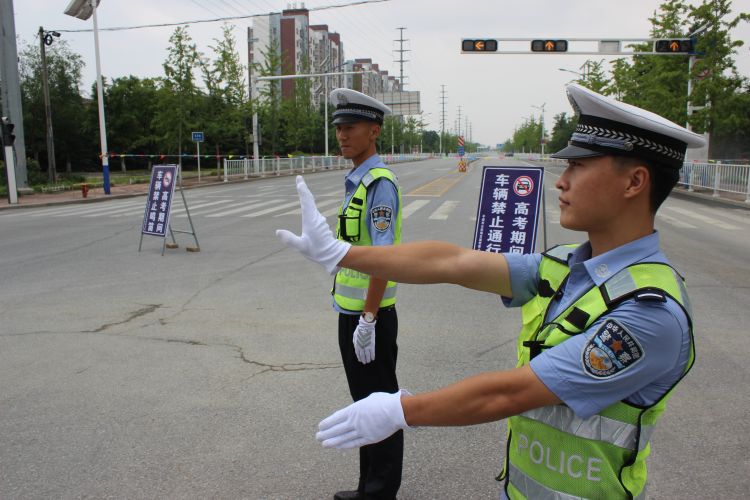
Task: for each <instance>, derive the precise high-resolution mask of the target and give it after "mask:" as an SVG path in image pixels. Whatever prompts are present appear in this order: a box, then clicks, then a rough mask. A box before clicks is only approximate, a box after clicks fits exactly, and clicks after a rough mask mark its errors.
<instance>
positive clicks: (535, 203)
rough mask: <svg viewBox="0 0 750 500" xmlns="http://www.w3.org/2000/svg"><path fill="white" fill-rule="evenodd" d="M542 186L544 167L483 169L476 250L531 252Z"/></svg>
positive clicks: (475, 230)
mask: <svg viewBox="0 0 750 500" xmlns="http://www.w3.org/2000/svg"><path fill="white" fill-rule="evenodd" d="M543 186H544V168H541V167H491V166H487V167H484V171H483V172H482V187H481V191H480V194H479V206H478V207H477V222H476V226H475V227H474V244H473V248H474V250H482V251H485V252H496V253H500V252H503V253H507V252H509V253H532V252H533V251H534V247H535V243H536V236H537V226H538V223H539V214H540V209H539V208H540V207H539V204H540V203H541V200H542V194H543V191H542V188H543Z"/></svg>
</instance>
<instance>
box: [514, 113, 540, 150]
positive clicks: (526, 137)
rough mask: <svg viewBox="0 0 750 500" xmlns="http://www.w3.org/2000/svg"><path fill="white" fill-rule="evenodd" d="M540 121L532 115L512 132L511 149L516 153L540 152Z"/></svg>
mask: <svg viewBox="0 0 750 500" xmlns="http://www.w3.org/2000/svg"><path fill="white" fill-rule="evenodd" d="M541 138H542V122H541V120H539V121H537V120H536V118H534V117H533V116H532V117H530V118H528V119H527V120H525V121H524V123H523V124H522V125H521V126H520V127H518V128H516V130H515V131H514V132H513V141H512V142H513V151H515V152H516V153H519V152H524V153H531V152H541V150H542V146H541V143H540V141H541Z"/></svg>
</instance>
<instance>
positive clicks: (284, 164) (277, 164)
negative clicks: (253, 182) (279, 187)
mask: <svg viewBox="0 0 750 500" xmlns="http://www.w3.org/2000/svg"><path fill="white" fill-rule="evenodd" d="M432 157H433V155H431V154H427V153H424V154H409V155H387V154H386V155H380V158H381V159H382V160H383V162H385V163H386V164H388V165H390V164H393V163H403V162H407V161H419V160H426V159H428V158H432ZM351 167H352V163H351V162H350V161H349V160H347V159H345V158H343V157H341V156H298V157H294V158H261V159H258V160H257V161H255V160H253V159H251V158H242V159H239V160H228V159H225V160H224V182H229V180H230V179H249V178H251V177H267V176H271V175H290V174H302V173H306V172H317V171H321V170H337V169H344V168H351Z"/></svg>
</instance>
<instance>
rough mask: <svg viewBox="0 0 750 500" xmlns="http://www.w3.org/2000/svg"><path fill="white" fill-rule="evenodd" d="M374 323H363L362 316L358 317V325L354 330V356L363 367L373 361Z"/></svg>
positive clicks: (373, 321) (375, 321)
mask: <svg viewBox="0 0 750 500" xmlns="http://www.w3.org/2000/svg"><path fill="white" fill-rule="evenodd" d="M375 323H377V320H372V323H368V322H367V321H365V318H363V317H362V316H360V317H359V325H358V326H357V328H355V329H354V338H353V339H352V342H354V354H356V355H357V359H358V360H359V362H360V363H362V364H363V365H366V364H367V363H369V362H370V361H372V360H374V359H375Z"/></svg>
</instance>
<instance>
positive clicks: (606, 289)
mask: <svg viewBox="0 0 750 500" xmlns="http://www.w3.org/2000/svg"><path fill="white" fill-rule="evenodd" d="M574 248H575V247H571V246H559V247H555V248H553V249H551V250H550V251H547V252H545V253H544V254H543V257H542V261H541V262H540V265H539V279H540V281H546V282H547V285H548V287H549V289H548V290H546V291H545V293H544V295H542V294H541V290H540V292H539V294H538V295H536V296H535V297H534V298H532V299H531V300H529V301H528V302H527V303H526V304H524V306H523V308H522V312H523V328H522V330H521V333H520V334H519V342H518V352H519V364H518V366H522V365H524V364H527V363H528V362H529V360H530V356H529V353H530V351H531V346H530V344H541V345H543V346H544V347H545V348H547V347H554V346H555V345H558V344H560V343H562V342H564V341H565V340H567V339H569V338H570V337H571V336H573V335H578V334H580V333H582V332H584V331H586V330H587V329H588V328H590V326H591V325H592V324H593V323H595V322H596V321H597V320H598V319H599V318H601V317H602V316H604V315H605V314H606V313H607V312H608V311H611V310H612V309H613V308H615V307H616V306H617V305H618V304H619V303H621V302H622V301H624V300H627V299H629V298H633V297H635V298H636V300H648V299H652V300H660V301H665V300H666V298H667V297H670V298H672V299H673V300H674V301H675V302H676V303H678V304H679V305H680V306H681V307H682V308H683V310H684V312H685V314H686V317H687V320H688V326H689V334H690V336H691V345H690V355H689V359H688V362H687V365H686V367H685V370H684V371H683V375H682V376H683V377H684V375H685V374H686V373H687V372H688V370H689V369H690V368H691V367H692V364H693V361H694V354H695V350H694V343H693V342H692V319H691V313H690V302H689V299H688V296H687V292H686V290H685V287H684V283H683V281H682V278H681V277H680V276H679V274H677V272H676V271H674V269H672V268H671V267H670V266H668V265H666V264H663V263H638V264H633V265H631V266H629V267H627V268H624V269H622V270H621V271H619V272H618V273H616V274H615V275H613V276H612V277H610V278H609V279H608V280H607V281H606V282H605V283H603V284H602V285H601V286H600V287H598V288H596V287H592V288H591V289H590V290H588V291H587V292H586V293H584V294H583V295H581V296H580V297H579V298H578V299H576V300H575V302H574V303H573V304H570V305H569V306H568V307H567V308H566V309H565V310H564V311H562V312H561V313H560V314H559V315H557V317H555V318H549V319H548V318H546V314H547V311H548V309H549V307H550V304H551V303H552V301H553V300H554V296H555V292H557V291H558V290H559V289H560V288H562V287H563V286H564V283H565V281H566V279H567V276H568V274H569V272H570V270H569V269H568V266H567V259H568V256H569V254H570V252H571V251H572V250H573V249H574ZM576 309H577V310H578V311H577V314H575V315H573V314H571V312H572V311H574V310H576ZM581 318H583V319H581ZM527 344H528V346H527ZM537 347H538V346H537ZM538 349H539V351H540V352H541V348H540V347H538ZM680 380H681V379H678V380H677V381H676V382H675V383H674V384H673V386H672V387H671V388H669V390H667V391H666V392H665V394H664V395H663V396H662V397H661V398H660V399H659V400H658V401H656V402H655V403H653V404H652V405H650V406H647V407H639V406H634V405H630V404H628V403H626V402H623V401H621V402H617V403H614V404H613V405H611V406H609V407H607V408H605V409H603V410H601V411H600V412H599V413H598V414H597V415H593V416H592V417H589V418H587V419H582V418H579V417H577V416H576V415H575V413H574V412H573V411H572V410H571V409H570V408H569V407H567V406H565V405H555V406H550V407H543V408H537V409H534V410H530V411H527V412H525V413H523V414H521V415H518V416H515V417H511V418H510V419H509V420H508V428H509V441H508V448H507V450H508V453H507V458H506V474H505V476H506V492H507V493H508V496H509V497H510V498H511V499H516V498H531V499H537V498H543V499H547V498H549V499H569V498H579V496H580V497H589V498H602V497H604V498H613V499H614V498H622V499H628V498H633V497H634V496H635V498H640V497H643V496H645V493H644V492H645V486H646V463H645V459H646V457H647V456H648V455H649V453H650V446H649V443H650V438H651V436H652V433H653V431H654V429H655V425H656V422H657V421H658V418H659V416H660V415H661V413H662V412H663V411H664V409H665V408H666V402H667V400H668V399H669V397H670V395H671V393H672V391H673V389H674V387H675V386H676V385H677V384H678V383H679V381H680ZM590 464H593V466H592V465H590ZM584 465H585V467H584ZM584 469H585V470H584ZM582 471H583V475H582ZM589 474H590V476H591V477H588V476H589ZM603 491H605V492H607V493H606V494H603V493H602V492H603ZM577 495H579V496H577Z"/></svg>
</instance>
